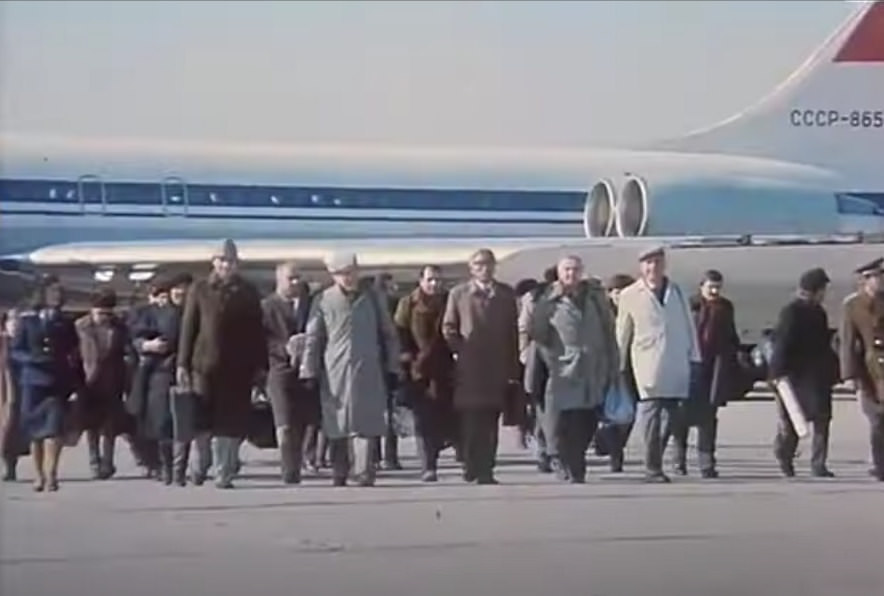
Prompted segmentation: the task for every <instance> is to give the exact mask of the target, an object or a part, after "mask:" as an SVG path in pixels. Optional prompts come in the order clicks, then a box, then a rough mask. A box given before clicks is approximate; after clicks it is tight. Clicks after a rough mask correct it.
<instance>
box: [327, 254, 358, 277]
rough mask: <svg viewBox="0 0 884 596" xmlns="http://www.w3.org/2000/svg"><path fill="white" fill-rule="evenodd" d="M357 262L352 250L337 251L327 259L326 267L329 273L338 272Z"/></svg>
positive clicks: (354, 265) (353, 265)
mask: <svg viewBox="0 0 884 596" xmlns="http://www.w3.org/2000/svg"><path fill="white" fill-rule="evenodd" d="M357 264H358V263H357V261H356V255H355V254H354V253H352V252H336V253H333V254H331V255H329V256H328V257H326V259H325V268H326V269H328V272H329V273H338V272H339V271H344V270H345V269H349V268H351V267H356V265H357Z"/></svg>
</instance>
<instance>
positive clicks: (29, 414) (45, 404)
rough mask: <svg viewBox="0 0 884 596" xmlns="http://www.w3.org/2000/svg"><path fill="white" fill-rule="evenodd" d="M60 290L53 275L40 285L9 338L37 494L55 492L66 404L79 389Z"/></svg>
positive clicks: (70, 328) (79, 371) (71, 330)
mask: <svg viewBox="0 0 884 596" xmlns="http://www.w3.org/2000/svg"><path fill="white" fill-rule="evenodd" d="M63 303H64V292H63V289H62V287H61V284H60V283H59V281H58V279H57V278H55V277H49V278H46V279H44V280H42V282H41V283H40V285H39V286H38V287H37V289H36V291H35V292H34V296H33V299H32V300H31V308H32V310H31V311H29V312H27V313H25V314H23V315H22V317H21V320H20V326H19V329H18V333H17V334H16V336H15V337H14V338H13V341H12V350H11V351H10V355H11V357H12V360H13V361H14V362H16V363H17V364H18V365H19V366H20V369H19V375H20V376H19V383H20V385H19V388H20V389H21V428H22V431H23V432H24V433H25V435H26V436H27V437H28V438H29V439H30V441H31V453H32V454H33V458H34V465H35V467H36V472H37V480H36V481H35V482H34V490H36V491H38V492H39V491H43V490H49V491H56V490H58V462H59V458H60V457H61V449H62V445H63V433H64V418H65V414H66V410H67V409H68V401H69V400H70V398H71V397H72V395H73V394H75V393H76V391H77V390H78V389H79V387H80V386H81V385H82V367H81V366H80V364H79V350H78V342H77V332H76V330H75V328H74V323H73V321H72V320H71V318H70V317H68V316H67V315H66V314H64V313H63V312H62V311H61V308H62V305H63Z"/></svg>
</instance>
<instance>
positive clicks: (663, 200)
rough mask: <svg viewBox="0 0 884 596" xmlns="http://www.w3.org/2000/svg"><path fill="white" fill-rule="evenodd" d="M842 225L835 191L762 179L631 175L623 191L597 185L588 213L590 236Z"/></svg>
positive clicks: (800, 230) (772, 231) (778, 231)
mask: <svg viewBox="0 0 884 596" xmlns="http://www.w3.org/2000/svg"><path fill="white" fill-rule="evenodd" d="M609 199H610V200H609ZM611 201H613V206H612V204H611ZM838 227H839V225H838V213H837V208H836V197H835V193H834V192H833V190H832V189H831V188H826V187H824V186H821V185H819V184H814V183H809V182H808V181H801V180H789V179H784V178H773V177H761V176H736V175H733V176H710V177H700V176H690V177H678V176H675V177H668V178H667V177H661V178H659V179H657V180H655V179H651V178H645V177H643V176H640V175H636V174H627V175H625V176H624V177H623V178H622V179H620V180H618V181H617V184H616V186H615V185H614V183H612V182H610V180H609V179H604V180H602V181H600V182H598V183H597V184H596V185H595V186H594V187H593V189H592V191H590V193H589V195H588V197H587V202H586V208H585V213H584V228H585V231H586V235H587V236H588V237H597V236H602V235H612V236H618V237H621V238H629V237H635V236H713V235H744V234H769V235H793V234H831V233H834V232H836V231H837V230H838ZM603 232H604V233H603Z"/></svg>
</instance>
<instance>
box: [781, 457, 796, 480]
mask: <svg viewBox="0 0 884 596" xmlns="http://www.w3.org/2000/svg"><path fill="white" fill-rule="evenodd" d="M778 463H779V464H780V472H781V473H782V474H783V476H785V477H786V478H794V477H795V464H793V463H792V462H790V461H786V460H782V459H781V460H780V461H779V462H778Z"/></svg>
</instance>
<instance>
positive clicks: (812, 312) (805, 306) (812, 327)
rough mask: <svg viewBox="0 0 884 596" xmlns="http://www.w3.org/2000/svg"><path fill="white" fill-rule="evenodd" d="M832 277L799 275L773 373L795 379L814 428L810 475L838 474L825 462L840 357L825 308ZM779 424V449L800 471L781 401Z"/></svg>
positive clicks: (786, 471)
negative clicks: (796, 291) (833, 340)
mask: <svg viewBox="0 0 884 596" xmlns="http://www.w3.org/2000/svg"><path fill="white" fill-rule="evenodd" d="M829 281H830V280H829V276H828V275H827V274H826V272H825V271H824V270H823V269H819V268H816V269H811V270H809V271H807V272H805V273H804V274H803V275H802V276H801V279H800V282H799V288H798V295H797V297H796V298H795V299H794V300H793V301H792V302H790V303H789V304H787V305H786V306H785V307H784V308H783V310H782V311H781V312H780V317H779V321H778V322H777V326H776V330H775V331H774V345H773V354H772V355H771V359H770V378H771V379H780V378H786V379H788V380H789V382H790V383H791V385H792V387H793V389H794V391H795V396H796V397H797V399H798V402H799V404H800V405H801V409H802V410H803V412H804V416H805V417H806V418H807V420H808V422H810V423H811V425H812V427H813V443H812V447H811V452H812V453H811V458H810V460H811V461H810V466H811V474H812V475H813V476H816V477H818V478H830V477H832V476H834V474H833V473H832V472H830V471H829V469H828V468H827V467H826V460H827V458H828V452H829V427H830V425H831V421H832V388H833V387H834V386H835V384H836V382H837V381H838V358H837V355H836V354H835V352H834V350H833V349H832V342H831V337H830V333H829V319H828V316H827V315H826V310H825V309H824V308H823V300H824V299H825V296H826V288H827V287H828V285H829ZM777 412H778V414H779V424H778V425H777V436H776V440H775V446H774V454H775V456H776V458H777V461H778V462H779V464H780V469H781V470H782V472H783V475H784V476H786V477H792V476H794V475H795V466H794V463H793V460H794V459H795V451H796V449H797V448H798V434H797V433H796V431H795V427H794V426H793V425H792V421H791V420H790V418H789V415H788V413H787V411H786V409H785V407H784V406H783V404H782V402H781V401H780V400H779V399H778V400H777Z"/></svg>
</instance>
